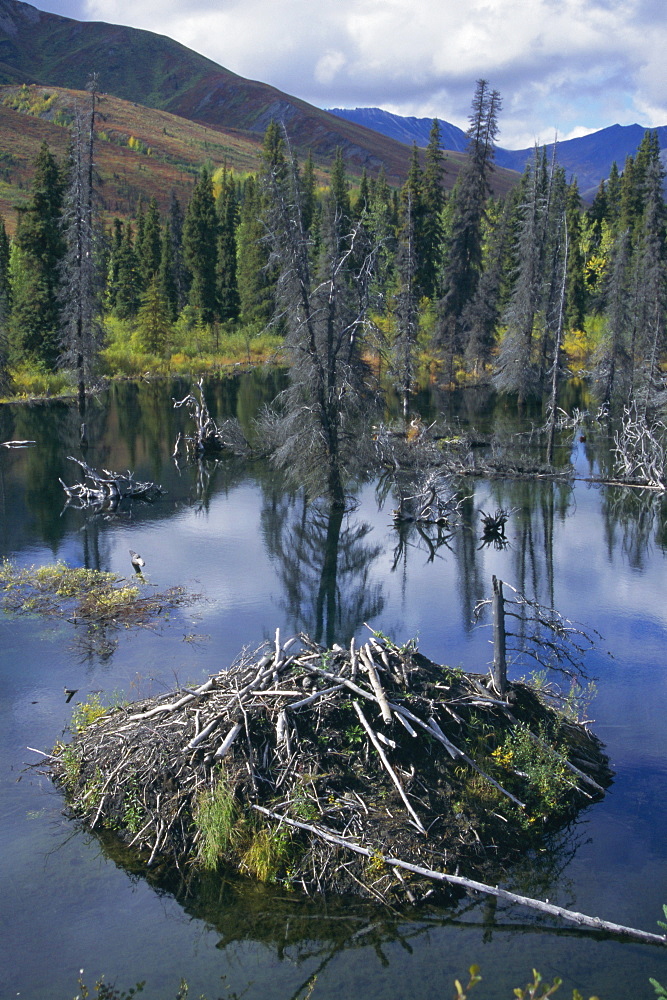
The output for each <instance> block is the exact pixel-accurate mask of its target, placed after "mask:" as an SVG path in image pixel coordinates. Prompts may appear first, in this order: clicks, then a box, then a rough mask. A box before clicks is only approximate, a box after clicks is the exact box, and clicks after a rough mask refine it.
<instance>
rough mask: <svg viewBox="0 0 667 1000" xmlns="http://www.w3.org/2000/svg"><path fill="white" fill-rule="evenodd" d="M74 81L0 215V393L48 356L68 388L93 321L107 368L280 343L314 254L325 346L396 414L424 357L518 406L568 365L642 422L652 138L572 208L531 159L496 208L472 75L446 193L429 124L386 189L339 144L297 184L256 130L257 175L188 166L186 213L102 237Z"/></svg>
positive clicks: (561, 179) (481, 95)
mask: <svg viewBox="0 0 667 1000" xmlns="http://www.w3.org/2000/svg"><path fill="white" fill-rule="evenodd" d="M90 89H91V110H90V114H89V115H87V116H82V117H81V118H80V119H77V121H76V122H75V126H74V129H73V140H72V151H71V155H70V157H69V160H68V162H67V163H65V164H62V163H58V162H57V161H56V160H55V159H54V157H53V155H52V154H51V152H50V151H49V149H48V148H47V147H46V145H44V146H43V147H42V149H41V150H40V153H39V156H38V158H37V161H36V164H35V172H34V178H33V183H32V189H31V192H30V199H29V201H28V203H27V204H26V205H25V207H23V208H22V209H21V210H20V212H19V218H18V225H17V230H16V234H15V236H14V238H13V239H11V240H10V239H8V237H7V233H6V231H5V227H4V224H2V223H1V222H0V382H1V383H2V385H3V389H4V391H7V389H8V388H11V386H10V383H11V378H12V374H13V373H14V374H15V373H16V372H17V371H18V370H20V368H21V366H29V367H30V366H31V367H33V368H34V369H37V370H41V371H46V372H49V371H53V370H54V369H56V368H57V367H63V366H64V367H66V368H69V369H74V370H76V372H77V377H78V384H79V390H80V392H83V391H84V389H85V385H86V384H88V383H89V382H90V380H91V379H92V378H93V376H94V373H95V371H96V368H97V367H99V354H100V350H101V347H102V346H103V338H102V336H101V329H102V326H101V325H100V324H101V323H102V325H103V327H104V329H105V331H106V339H107V346H108V345H110V344H111V345H112V347H113V351H112V354H113V357H114V358H116V361H118V358H119V357H120V355H121V354H122V353H123V351H125V352H126V353H128V354H133V355H134V356H136V357H139V358H140V359H144V363H143V367H144V368H145V367H146V359H148V361H149V362H150V359H161V358H168V357H169V356H170V355H174V354H178V353H180V354H190V355H197V354H200V355H201V354H204V353H208V354H216V353H218V352H220V351H221V350H222V347H223V345H224V341H225V338H226V337H229V336H230V335H232V334H236V335H239V334H240V335H241V336H242V338H243V340H244V342H245V343H246V345H247V346H248V349H249V345H250V344H251V343H252V342H253V340H254V339H255V338H257V337H259V336H260V335H261V334H262V332H263V331H265V330H267V329H272V330H273V332H274V333H276V334H277V335H279V336H280V337H281V338H282V339H283V340H284V341H285V343H286V344H287V346H288V348H289V345H290V343H293V342H294V339H295V332H294V331H295V325H294V317H293V315H291V313H294V311H295V310H297V311H298V309H299V308H301V306H302V305H303V302H304V301H305V299H302V300H301V303H300V302H299V301H298V300H297V299H294V297H292V298H290V297H288V298H287V299H286V297H285V288H286V285H288V284H289V280H291V277H293V274H292V273H291V272H290V274H287V273H286V272H287V271H290V269H293V268H294V267H295V266H296V264H295V261H296V260H298V267H300V268H302V269H303V268H305V267H307V268H308V269H309V270H308V274H307V276H304V275H305V272H304V274H303V275H302V278H303V282H302V286H301V294H302V296H303V295H304V294H306V293H305V292H304V289H305V288H307V295H308V296H310V300H309V308H312V309H315V310H317V315H318V317H319V316H320V311H321V310H322V309H323V308H324V304H323V303H322V302H320V301H319V296H320V292H319V291H318V289H321V287H322V281H323V280H324V279H323V273H324V272H323V270H322V269H323V267H324V270H325V271H326V267H325V266H324V264H323V261H328V265H327V266H328V267H329V268H331V266H333V262H337V265H336V266H338V267H339V269H340V275H341V276H342V275H343V274H345V275H347V277H345V279H344V281H345V282H347V285H348V286H349V288H348V289H347V290H346V291H345V295H344V296H343V295H342V292H341V295H340V296H339V297H338V298H337V299H336V308H337V309H338V310H339V312H340V315H341V317H342V316H343V314H345V316H348V319H347V320H344V319H343V318H338V317H337V318H335V319H332V323H333V324H334V326H336V324H338V326H336V333H335V336H340V333H341V330H343V329H344V330H346V334H345V335H346V336H348V337H351V338H352V340H353V343H354V352H353V353H354V355H355V357H357V358H359V359H366V360H368V359H369V358H372V357H375V358H379V359H381V361H382V366H383V368H384V370H386V371H388V372H389V374H390V376H391V378H392V379H393V382H394V385H395V386H396V389H397V391H398V392H399V394H400V396H401V398H402V400H403V405H404V409H405V412H406V413H407V411H408V408H409V399H410V394H411V392H412V391H413V389H414V386H415V383H416V380H417V377H418V373H419V371H420V370H424V368H425V366H429V370H430V371H431V372H432V373H435V374H436V376H437V377H439V378H440V380H441V381H444V382H445V383H451V384H454V383H457V382H461V381H465V380H471V379H476V380H478V379H486V380H489V379H492V380H493V383H494V384H495V386H496V387H497V388H498V389H499V390H501V391H503V392H507V393H512V394H515V395H516V396H517V397H518V399H519V401H520V402H522V401H524V400H526V399H528V398H529V397H531V396H538V397H540V396H542V397H544V398H551V399H552V400H555V394H556V392H557V386H558V381H559V379H560V377H561V375H562V373H563V372H564V370H565V365H566V363H569V364H570V366H571V367H574V368H582V369H585V370H586V371H587V372H588V373H589V375H590V379H591V383H592V385H593V387H594V389H595V392H596V394H597V397H598V399H599V402H600V403H602V404H606V405H607V406H609V407H614V406H617V405H618V404H619V403H621V402H624V403H626V402H627V401H628V399H635V400H636V401H637V405H638V406H640V408H642V409H643V412H646V410H647V407H649V406H653V405H654V404H655V402H656V400H659V390H660V375H661V369H660V363H661V361H662V359H663V355H664V353H665V348H666V346H667V345H666V343H665V309H666V306H667V302H666V301H665V298H666V296H665V289H666V281H665V202H664V197H663V180H664V171H663V167H662V162H661V159H660V150H659V146H658V141H657V136H656V134H655V133H653V132H647V133H646V135H645V137H644V140H643V142H642V144H641V146H640V148H639V150H638V151H637V154H636V156H635V157H629V158H628V160H627V161H626V163H625V164H624V165H623V168H622V171H619V169H618V168H617V166H616V165H614V167H613V168H612V170H611V173H610V176H609V178H608V179H607V180H606V181H605V182H603V183H602V184H601V185H600V188H599V191H598V193H597V195H596V197H595V200H594V202H593V204H592V205H591V206H590V208H588V209H586V210H584V209H582V205H581V201H580V198H579V194H578V191H577V187H576V182H572V183H570V184H568V183H567V181H566V178H565V172H564V170H563V169H562V168H561V167H560V166H559V165H558V162H557V160H556V159H555V158H554V159H552V160H547V158H546V154H545V152H544V151H543V150H540V149H536V150H535V154H534V157H533V159H532V161H531V162H530V163H529V164H528V166H527V167H526V170H525V172H524V174H523V177H522V178H521V182H520V183H519V184H518V185H517V187H516V188H515V189H514V190H513V191H512V192H511V193H510V194H509V195H507V196H506V198H505V199H504V200H503V201H499V200H497V199H495V198H494V197H493V196H492V194H491V186H490V176H491V173H492V171H493V167H494V162H493V161H494V142H495V138H496V135H497V132H498V116H499V113H500V109H501V101H500V96H499V94H498V93H497V92H496V91H493V90H491V89H490V88H489V86H488V84H487V83H486V81H484V80H480V81H478V83H477V87H476V90H475V95H474V98H473V102H472V107H471V114H470V127H469V130H468V139H469V145H468V151H467V158H466V162H465V164H464V166H463V168H462V169H461V171H460V173H459V176H458V178H457V181H456V184H455V186H454V188H453V190H452V191H451V192H450V193H447V192H446V191H445V186H444V174H445V162H444V158H443V154H442V152H441V150H440V128H439V124H438V122H437V120H436V121H434V123H433V127H432V130H431V135H430V140H429V143H428V146H427V148H426V150H425V152H424V153H422V154H421V155H419V153H418V151H417V149H416V148H415V149H414V151H413V157H412V162H411V166H410V171H409V175H408V178H407V180H406V182H405V184H404V185H403V188H402V189H401V190H400V191H396V190H393V189H392V188H390V186H389V185H388V183H387V181H386V178H385V176H384V172H383V171H382V170H380V172H379V173H378V174H377V176H375V177H369V176H367V175H366V173H364V174H363V176H362V177H361V179H360V181H359V184H358V189H355V190H354V192H352V190H351V185H350V179H349V178H348V176H347V175H346V170H345V164H344V160H343V157H342V153H341V151H340V150H339V151H338V154H337V156H336V159H335V162H334V164H333V168H332V172H331V178H330V184H329V185H328V187H326V188H321V187H318V183H317V180H316V175H315V169H314V165H313V161H312V158H310V157H309V158H308V159H307V161H306V162H305V163H304V164H303V165H301V166H300V167H299V166H298V165H297V164H296V162H295V160H294V158H293V156H292V153H291V151H290V150H289V148H288V145H287V137H286V136H285V135H284V134H283V132H282V130H281V128H280V127H279V126H278V125H277V124H275V123H272V124H271V125H270V126H269V128H268V129H267V132H266V136H265V142H264V161H263V167H262V169H261V170H260V171H259V172H258V173H257V174H256V175H253V176H248V177H244V178H237V177H234V175H233V173H232V172H231V171H227V170H224V169H223V170H217V171H213V170H212V168H211V167H209V166H204V167H203V168H202V170H201V172H200V175H199V177H198V179H197V182H196V184H195V186H194V188H193V191H192V195H191V197H190V200H189V202H188V204H187V205H185V206H181V205H180V204H179V202H178V201H177V200H176V198H175V197H173V198H172V202H171V206H170V208H169V210H168V212H166V213H164V212H163V213H161V212H160V210H159V208H158V205H157V203H156V201H155V200H151V201H150V202H149V203H147V204H143V205H141V206H140V209H139V211H138V214H137V216H136V218H134V219H133V220H131V221H121V220H119V219H116V220H115V221H114V222H113V225H112V226H111V228H110V230H109V231H106V232H103V231H101V230H100V227H99V225H98V223H97V221H96V213H95V207H94V190H93V189H94V170H93V158H94V149H93V146H94V123H95V87H94V86H92V87H91V88H90ZM297 236H298V239H297ZM281 248H282V249H281ZM295 255H296V256H295ZM327 255H328V256H327ZM337 273H338V272H337ZM290 275H291V277H290ZM362 277H363V280H362ZM306 279H307V280H306ZM327 280H328V279H327ZM342 280H343V279H342V277H341V281H342ZM337 287H338V286H337ZM341 287H342V286H341ZM362 290H363V295H362ZM353 292H354V293H355V294H356V295H357V302H356V305H355V306H354V308H355V309H356V310H357V312H356V313H355V314H354V315H355V319H354V323H353V325H352V326H351V327H347V326H345V323H346V322H348V323H349V322H351V320H350V319H349V317H350V316H351V315H352V312H353V311H354V310H353V304H352V298H353V294H352V293H353ZM337 294H338V293H337ZM362 297H363V302H362ZM299 322H301V321H299ZM318 322H319V320H318ZM341 324H342V325H341ZM297 326H299V324H298V323H297ZM299 330H301V327H300V326H299ZM297 339H298V338H297ZM329 360H330V358H329ZM347 360H348V359H346V363H347ZM107 363H108V362H107Z"/></svg>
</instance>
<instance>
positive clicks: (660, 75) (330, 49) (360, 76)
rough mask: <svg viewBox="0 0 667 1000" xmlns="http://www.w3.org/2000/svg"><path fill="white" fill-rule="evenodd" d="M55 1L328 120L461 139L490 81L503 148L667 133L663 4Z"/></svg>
mask: <svg viewBox="0 0 667 1000" xmlns="http://www.w3.org/2000/svg"><path fill="white" fill-rule="evenodd" d="M46 2H47V3H50V5H51V9H55V8H56V7H58V8H59V9H60V10H61V12H62V13H66V12H67V11H66V10H65V5H66V4H67V3H68V2H69V3H78V4H79V5H80V7H79V9H81V4H83V10H84V11H85V15H83V16H86V17H87V18H90V19H93V18H94V19H99V20H105V21H111V22H113V23H121V24H132V25H133V26H135V27H142V28H146V29H149V30H153V31H155V30H158V31H159V32H160V33H161V34H166V35H169V36H170V37H172V38H176V39H177V40H178V41H180V42H183V43H184V44H185V45H188V46H189V47H191V48H193V49H195V50H196V51H198V52H201V53H202V54H204V55H206V56H209V57H210V58H212V59H214V60H215V61H216V62H219V63H220V64H221V65H223V66H225V67H227V68H228V69H230V70H233V71H234V72H236V73H240V74H241V75H243V76H247V77H250V78H252V79H257V80H262V81H264V82H267V83H271V84H273V85H274V86H276V87H278V88H279V89H281V90H284V91H286V92H287V93H290V94H293V95H295V96H298V97H302V98H304V99H305V100H308V101H311V102H312V103H314V104H317V105H319V106H320V107H334V106H338V107H340V106H347V107H355V106H376V105H377V106H380V107H383V108H386V109H387V110H391V111H394V112H396V113H399V114H414V115H417V116H420V117H433V116H436V115H437V116H438V117H440V118H442V119H445V120H447V121H452V122H454V123H455V124H458V125H461V126H464V127H465V125H466V121H467V114H468V108H469V104H470V98H471V96H472V92H473V89H474V85H475V81H476V80H477V79H478V78H480V77H484V78H485V79H488V80H489V82H490V83H491V85H492V86H493V87H495V88H497V89H498V90H500V92H501V94H502V96H503V100H504V111H503V114H502V116H501V137H500V138H501V141H502V143H503V145H507V146H525V145H531V144H532V142H533V141H534V140H535V138H536V137H537V138H540V139H542V138H545V137H550V136H553V133H554V131H555V130H558V132H559V134H563V135H569V134H574V133H575V131H576V130H586V129H597V128H601V127H604V126H605V125H610V124H613V123H614V122H617V121H618V122H620V123H621V124H627V123H630V122H632V121H635V120H639V121H640V124H644V125H658V124H664V123H665V122H666V121H667V86H666V84H667V60H665V59H664V51H665V46H666V43H667V21H666V20H665V18H664V12H663V0H531V2H530V3H528V2H527V0H468V3H467V4H459V3H455V2H454V0H445V2H443V3H442V4H440V5H437V6H434V5H433V4H432V2H431V0H320V2H319V3H318V6H317V12H315V10H314V6H313V3H312V0H283V3H281V4H277V3H276V2H275V0H190V2H188V3H187V4H186V2H185V0H160V2H159V3H158V0H133V2H132V3H129V2H128V0H46ZM45 5H46V4H45ZM74 16H82V15H81V14H80V13H79V14H75V15H74Z"/></svg>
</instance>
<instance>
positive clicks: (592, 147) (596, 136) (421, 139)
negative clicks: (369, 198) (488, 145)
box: [330, 108, 667, 197]
mask: <svg viewBox="0 0 667 1000" xmlns="http://www.w3.org/2000/svg"><path fill="white" fill-rule="evenodd" d="M330 111H331V114H333V115H338V116H340V117H341V118H344V119H346V120H348V121H353V122H355V123H357V124H358V125H366V126H367V127H368V128H374V129H376V130H377V131H378V132H381V133H382V134H383V135H386V136H389V137H391V138H392V139H399V140H400V141H401V142H405V143H413V142H416V143H417V145H418V146H426V144H427V143H428V136H429V132H430V130H431V125H432V123H433V120H432V119H431V118H403V117H401V116H400V115H394V114H391V113H390V112H388V111H382V110H381V109H380V108H355V109H354V110H353V111H352V110H348V109H345V108H331V109H330ZM440 127H441V129H442V134H443V138H442V146H443V148H447V149H455V150H461V151H462V150H464V149H465V148H466V137H465V132H463V130H462V129H460V128H457V126H456V125H451V124H449V123H448V122H442V121H441V122H440ZM645 131H646V129H645V128H644V127H643V126H641V125H610V126H609V127H608V128H603V129H600V131H598V132H592V133H591V134H590V135H585V136H582V137H581V138H579V139H566V140H565V141H564V142H559V143H558V146H557V157H558V162H559V163H560V164H561V166H563V167H565V170H566V172H567V175H568V178H569V179H571V178H572V177H576V178H577V183H578V185H579V190H580V192H581V193H582V195H583V196H584V197H592V196H593V195H594V194H595V191H596V190H597V188H598V185H599V184H600V181H601V180H603V178H605V177H608V176H609V170H610V168H611V165H612V163H614V161H615V162H616V164H617V166H618V168H619V170H622V169H623V164H624V163H625V160H626V157H627V156H629V155H634V154H635V153H636V151H637V148H638V146H639V144H640V142H641V141H642V138H643V136H644V132H645ZM655 131H656V132H657V133H658V141H659V143H660V147H661V148H663V149H665V150H666V151H667V126H664V125H663V126H661V127H659V128H657V129H656V130H655ZM546 149H547V154H548V155H549V156H550V155H551V154H552V152H553V143H549V145H547V147H546ZM532 155H533V148H532V147H531V148H529V149H503V148H502V147H498V148H497V150H496V163H497V164H498V166H500V167H506V168H508V169H509V170H517V171H519V172H522V171H523V169H524V167H525V165H526V163H527V161H528V160H529V159H530V158H531V157H532Z"/></svg>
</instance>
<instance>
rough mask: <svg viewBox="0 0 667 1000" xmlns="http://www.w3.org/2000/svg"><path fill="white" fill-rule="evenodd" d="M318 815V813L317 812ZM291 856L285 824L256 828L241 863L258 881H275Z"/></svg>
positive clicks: (290, 845) (290, 844)
mask: <svg viewBox="0 0 667 1000" xmlns="http://www.w3.org/2000/svg"><path fill="white" fill-rule="evenodd" d="M318 815H319V814H318ZM291 857H292V836H291V833H290V831H289V829H288V828H287V827H285V826H282V827H278V829H277V830H271V829H269V828H267V827H262V828H261V829H259V830H257V831H256V832H255V833H254V834H253V836H252V839H251V841H250V844H249V846H248V848H247V850H246V851H245V853H244V854H243V859H242V865H243V867H244V868H246V869H247V871H248V872H249V873H250V874H251V875H254V876H255V878H258V879H259V880H260V882H270V883H272V882H277V881H278V880H279V878H280V876H281V874H282V873H283V872H284V871H285V869H286V867H287V865H288V862H289V861H290V859H291Z"/></svg>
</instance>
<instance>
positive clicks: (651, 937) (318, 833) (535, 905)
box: [253, 805, 667, 945]
mask: <svg viewBox="0 0 667 1000" xmlns="http://www.w3.org/2000/svg"><path fill="white" fill-rule="evenodd" d="M253 809H255V810H257V812H260V813H262V814H263V815H264V816H268V817H269V818H270V819H273V820H276V821H278V822H279V823H286V824H288V825H289V826H294V827H296V828H297V829H301V830H306V831H307V832H308V833H311V834H313V836H315V837H321V838H322V840H325V841H327V842H328V843H331V844H336V845H338V846H340V847H344V848H346V850H348V851H353V852H354V853H355V854H361V855H363V856H364V857H366V858H371V857H376V858H378V860H381V862H382V864H384V865H387V866H389V867H391V868H401V869H403V870H404V871H407V872H412V873H413V874H415V875H420V876H423V877H424V878H428V879H433V880H434V881H436V882H446V883H447V884H448V885H455V886H458V887H460V888H462V889H465V890H466V892H481V893H485V894H487V895H489V896H495V897H496V898H497V899H502V900H504V901H505V902H507V903H512V904H514V905H518V906H526V907H528V908H529V909H532V910H538V911H539V912H540V913H547V914H548V915H549V916H551V917H558V918H559V919H561V920H566V921H568V922H570V923H574V924H577V925H578V926H579V927H590V928H591V929H592V930H596V931H605V932H607V933H609V934H615V935H618V936H620V937H627V938H631V939H633V940H635V941H642V942H643V943H645V944H660V945H667V935H665V934H652V933H650V932H649V931H642V930H639V929H638V928H636V927H627V926H625V925H624V924H616V923H612V922H611V921H609V920H602V919H601V918H600V917H589V916H587V915H586V914H585V913H579V912H578V911H577V910H567V909H565V907H563V906H555V905H554V904H553V903H549V902H548V901H546V902H544V901H542V900H541V899H533V898H532V897H531V896H521V895H519V894H518V893H516V892H509V891H508V890H507V889H501V888H500V886H497V885H496V886H493V885H487V884H486V883H485V882H478V881H476V880H475V879H470V878H465V877H464V876H463V875H450V874H449V873H448V872H441V871H436V870H434V869H432V868H423V867H422V866H421V865H413V864H411V863H410V862H409V861H403V860H401V859H400V858H392V857H391V856H388V855H385V854H380V855H373V854H372V853H371V851H369V850H368V848H366V847H362V846H361V845H359V844H357V843H355V842H354V841H352V840H348V839H346V838H345V837H339V836H337V835H336V834H332V833H331V832H330V831H329V830H324V829H322V828H321V827H317V826H314V825H313V824H312V823H300V822H298V821H297V820H293V819H289V818H288V817H287V816H283V815H282V814H280V813H275V812H271V810H269V809H265V808H264V807H263V806H258V805H253Z"/></svg>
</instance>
